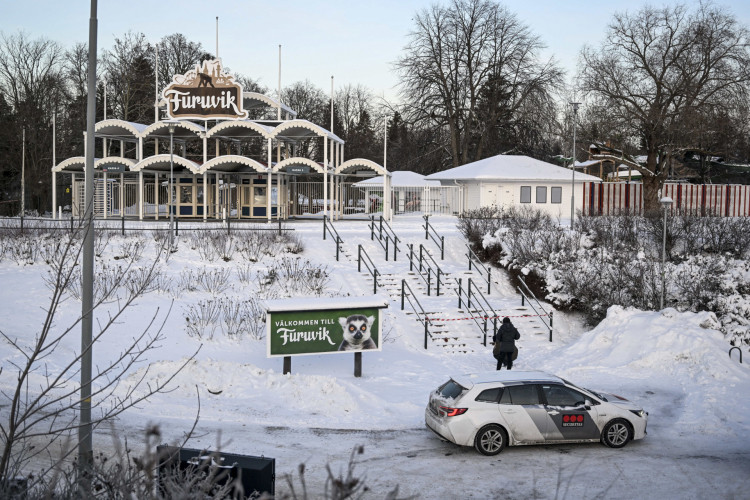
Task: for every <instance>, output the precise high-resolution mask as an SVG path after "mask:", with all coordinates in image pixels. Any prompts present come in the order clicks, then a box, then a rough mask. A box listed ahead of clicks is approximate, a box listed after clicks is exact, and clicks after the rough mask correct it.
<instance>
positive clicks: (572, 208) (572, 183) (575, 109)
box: [570, 102, 581, 228]
mask: <svg viewBox="0 0 750 500" xmlns="http://www.w3.org/2000/svg"><path fill="white" fill-rule="evenodd" d="M570 105H571V106H573V165H572V167H573V178H572V180H571V181H570V227H571V228H572V227H573V224H574V223H575V221H576V124H577V123H578V106H580V105H581V103H580V102H571V103H570Z"/></svg>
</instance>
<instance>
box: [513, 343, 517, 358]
mask: <svg viewBox="0 0 750 500" xmlns="http://www.w3.org/2000/svg"><path fill="white" fill-rule="evenodd" d="M516 359H518V347H515V346H513V361H515V360H516Z"/></svg>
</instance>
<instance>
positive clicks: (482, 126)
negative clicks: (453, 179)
mask: <svg viewBox="0 0 750 500" xmlns="http://www.w3.org/2000/svg"><path fill="white" fill-rule="evenodd" d="M414 22H415V25H416V26H415V28H414V31H413V32H412V33H411V34H410V41H409V43H408V45H407V46H406V48H405V51H404V55H403V56H402V57H401V58H400V59H399V60H398V61H397V63H396V67H397V69H398V71H399V73H400V75H401V93H402V97H403V98H404V101H405V102H406V103H407V107H406V110H405V111H406V115H407V116H408V119H409V120H410V121H412V122H414V123H418V122H420V121H427V122H431V123H432V125H433V126H436V127H444V128H446V129H447V130H448V134H447V135H448V137H449V141H450V146H449V151H450V155H451V163H452V165H453V166H458V165H462V164H465V163H468V162H471V161H475V160H478V159H481V158H484V157H486V156H489V155H491V154H496V153H498V152H499V151H486V148H487V146H488V144H489V143H490V142H491V141H492V139H493V136H497V135H498V134H503V129H505V133H506V134H507V133H508V132H509V131H510V133H511V135H515V132H516V131H517V130H516V127H518V126H519V125H521V126H522V123H523V122H522V120H518V118H519V114H521V113H524V112H528V109H525V108H524V106H525V105H526V104H527V103H531V102H535V103H536V104H537V105H536V106H535V109H536V111H535V112H536V113H537V114H538V113H539V112H540V111H541V110H543V109H544V105H545V104H549V103H551V102H552V99H551V92H552V91H553V90H554V89H555V88H556V87H557V85H559V82H560V78H561V71H560V70H559V69H558V67H557V66H556V64H555V63H554V61H548V62H546V63H543V62H541V61H540V59H539V51H540V50H541V49H542V48H543V44H542V42H541V41H540V39H539V38H538V37H537V36H535V35H533V34H532V33H531V31H530V30H529V28H528V27H527V26H526V25H524V24H523V23H522V22H521V21H519V20H518V18H517V17H516V16H515V15H514V14H512V13H511V12H509V11H508V10H507V9H506V8H505V7H503V6H501V5H500V4H498V3H496V2H494V1H491V0H452V1H451V2H450V3H449V4H448V5H447V6H441V5H433V6H432V7H430V8H429V9H425V10H422V11H421V12H419V13H417V14H416V15H415V16H414ZM540 104H541V105H542V106H543V107H542V108H540V107H539V105H540ZM550 109H551V108H550Z"/></svg>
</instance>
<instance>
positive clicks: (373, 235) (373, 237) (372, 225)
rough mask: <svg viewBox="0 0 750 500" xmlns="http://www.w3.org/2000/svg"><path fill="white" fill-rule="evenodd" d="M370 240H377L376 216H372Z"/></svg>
mask: <svg viewBox="0 0 750 500" xmlns="http://www.w3.org/2000/svg"><path fill="white" fill-rule="evenodd" d="M370 241H375V216H374V215H371V216H370Z"/></svg>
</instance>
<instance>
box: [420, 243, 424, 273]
mask: <svg viewBox="0 0 750 500" xmlns="http://www.w3.org/2000/svg"><path fill="white" fill-rule="evenodd" d="M423 248H424V247H423V246H422V244H421V243H420V244H419V272H420V273H421V272H422V249H423Z"/></svg>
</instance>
